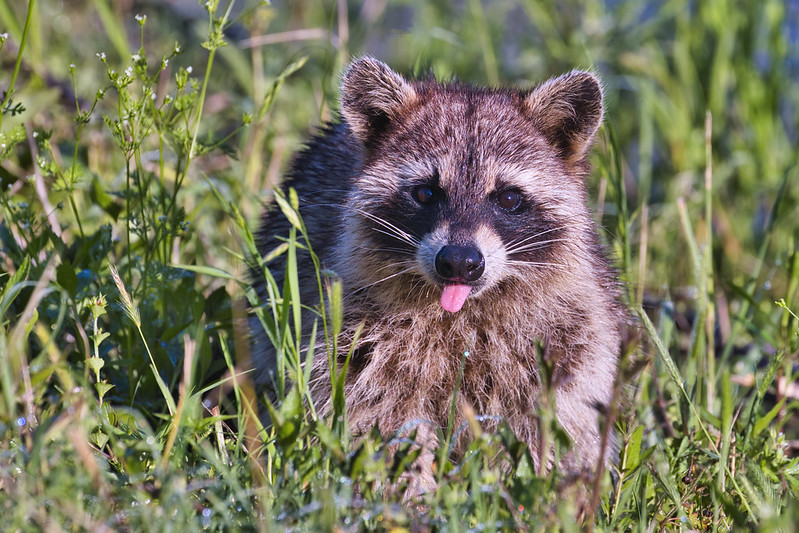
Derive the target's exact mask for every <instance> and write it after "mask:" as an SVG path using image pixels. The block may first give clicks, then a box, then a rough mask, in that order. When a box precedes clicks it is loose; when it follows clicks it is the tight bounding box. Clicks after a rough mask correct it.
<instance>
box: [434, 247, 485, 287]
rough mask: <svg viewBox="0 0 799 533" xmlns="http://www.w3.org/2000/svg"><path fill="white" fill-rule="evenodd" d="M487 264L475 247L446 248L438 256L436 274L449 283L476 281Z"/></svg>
mask: <svg viewBox="0 0 799 533" xmlns="http://www.w3.org/2000/svg"><path fill="white" fill-rule="evenodd" d="M485 266H486V262H485V259H484V258H483V254H481V253H480V250H478V249H477V248H475V247H474V246H458V245H447V246H444V247H443V248H442V249H441V250H440V251H439V252H438V255H436V273H438V275H439V276H441V277H442V278H444V279H445V280H447V281H476V280H478V279H480V276H482V275H483V270H485Z"/></svg>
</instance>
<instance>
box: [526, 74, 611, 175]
mask: <svg viewBox="0 0 799 533" xmlns="http://www.w3.org/2000/svg"><path fill="white" fill-rule="evenodd" d="M525 106H526V108H527V112H528V113H529V114H530V116H531V117H532V118H533V120H534V121H535V123H536V126H537V127H538V128H539V129H540V130H541V132H542V133H543V134H544V136H545V137H546V138H547V139H548V140H549V142H551V143H552V144H553V145H555V147H556V148H557V149H558V150H559V151H560V153H561V155H562V156H563V158H564V159H565V160H566V162H567V163H577V162H579V161H580V160H582V159H583V157H585V154H586V152H587V151H588V148H589V147H590V146H591V141H592V140H593V139H594V135H595V134H596V132H597V130H598V129H599V125H600V124H601V123H602V113H603V111H602V85H601V84H600V82H599V79H598V78H597V77H596V76H594V75H593V74H591V73H590V72H584V71H580V70H574V71H572V72H570V73H569V74H564V75H563V76H560V77H559V78H553V79H551V80H549V81H547V82H545V83H543V84H542V85H540V86H539V87H537V88H536V89H534V90H533V91H532V92H531V93H530V94H529V95H527V97H526V98H525Z"/></svg>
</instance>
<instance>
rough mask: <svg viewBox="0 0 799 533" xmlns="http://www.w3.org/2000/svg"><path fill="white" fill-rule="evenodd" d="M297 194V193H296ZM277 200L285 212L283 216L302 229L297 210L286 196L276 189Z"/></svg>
mask: <svg viewBox="0 0 799 533" xmlns="http://www.w3.org/2000/svg"><path fill="white" fill-rule="evenodd" d="M295 194H296V193H295ZM275 201H276V202H277V205H278V207H280V210H281V211H282V212H283V216H284V217H286V219H287V220H288V221H289V222H290V223H291V225H292V226H294V227H295V228H297V229H299V230H301V229H302V224H300V218H299V217H298V216H297V211H295V210H294V208H292V207H291V204H289V202H288V200H286V197H285V196H284V195H283V194H281V193H280V192H278V191H275Z"/></svg>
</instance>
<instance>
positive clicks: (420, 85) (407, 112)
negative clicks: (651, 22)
mask: <svg viewBox="0 0 799 533" xmlns="http://www.w3.org/2000/svg"><path fill="white" fill-rule="evenodd" d="M601 99H602V93H601V89H600V87H599V84H598V81H597V80H596V78H595V77H594V76H593V75H591V74H588V73H584V72H575V73H572V74H569V75H567V76H564V77H561V78H558V79H555V80H551V81H549V82H547V83H545V84H544V85H542V86H541V87H539V88H538V89H536V90H534V91H532V92H526V93H525V92H519V91H490V90H480V89H473V88H468V87H463V86H454V85H440V84H437V83H434V82H414V83H409V82H406V81H405V80H404V79H403V78H401V77H400V76H399V75H397V74H395V73H394V72H392V71H391V70H390V69H388V67H386V66H385V65H384V64H382V63H380V62H378V61H375V60H373V59H361V60H359V61H357V62H355V63H354V64H353V65H352V66H351V67H350V69H349V70H348V72H347V74H346V76H345V79H344V84H343V88H342V113H343V115H344V118H345V120H346V121H347V123H348V124H349V126H350V128H351V129H352V131H353V134H354V135H355V136H356V137H357V138H358V139H359V140H361V141H362V142H363V143H364V145H365V147H366V154H367V155H366V158H365V161H364V165H363V169H362V172H361V174H360V175H359V177H358V178H357V180H356V183H355V186H354V192H353V193H352V195H351V198H350V202H349V208H350V210H351V212H352V213H351V215H352V216H353V217H354V219H355V220H356V221H357V222H356V223H355V224H356V231H357V232H358V233H359V238H360V239H361V244H360V247H361V250H363V251H366V252H368V256H369V257H370V258H371V259H373V261H371V263H372V264H370V265H368V266H369V267H370V268H371V271H370V272H368V278H369V279H368V280H365V281H366V284H367V285H370V286H379V285H380V284H381V283H384V282H389V281H390V280H393V283H396V282H397V280H398V279H400V280H408V281H409V283H408V284H407V290H408V291H427V292H429V291H430V289H432V290H434V291H438V293H440V304H441V306H442V307H443V308H444V309H445V310H447V311H449V312H453V313H454V312H458V311H459V310H460V309H461V308H462V307H463V305H464V304H465V302H466V299H467V298H469V297H477V296H478V295H480V294H481V293H483V292H485V291H488V290H490V289H491V288H492V287H496V286H498V285H499V284H501V283H502V282H503V281H504V280H506V279H508V278H513V277H515V278H520V279H521V280H522V282H523V283H527V284H541V283H545V282H546V280H547V278H548V277H549V275H550V274H552V273H553V272H557V271H558V270H562V269H564V268H568V258H569V253H568V250H567V248H568V245H569V240H570V239H569V234H570V233H571V232H572V231H574V230H575V229H576V228H575V226H580V225H583V224H588V223H590V219H589V218H588V217H587V215H586V210H585V200H584V197H585V193H584V184H583V181H582V180H583V177H584V176H583V175H584V173H585V153H586V150H587V148H588V146H589V145H590V142H591V139H592V138H593V135H594V133H595V132H596V129H597V128H598V126H599V123H600V121H601V117H602V104H601ZM421 280H423V282H422V281H421ZM438 293H437V294H438Z"/></svg>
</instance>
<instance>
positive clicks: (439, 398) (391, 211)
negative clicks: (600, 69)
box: [254, 58, 625, 483]
mask: <svg viewBox="0 0 799 533" xmlns="http://www.w3.org/2000/svg"><path fill="white" fill-rule="evenodd" d="M341 101H342V118H343V120H342V122H341V123H338V124H332V125H327V126H324V127H323V128H322V129H321V131H319V132H318V133H317V135H316V136H315V137H314V138H313V139H312V140H311V141H310V142H309V143H308V145H307V147H306V148H305V149H304V150H303V151H302V152H301V153H300V154H299V155H298V156H297V157H296V159H295V160H294V163H293V166H292V168H291V170H290V172H289V175H288V179H287V182H286V184H285V185H286V187H289V186H291V187H294V188H295V189H296V190H297V192H298V194H299V196H300V199H301V208H300V211H301V214H302V216H303V219H304V221H305V224H306V225H307V227H308V231H309V234H310V237H311V241H312V246H313V248H314V250H315V252H316V253H317V254H318V255H319V257H320V258H321V259H322V262H323V264H324V266H326V267H328V268H331V269H332V270H334V271H335V272H336V273H337V274H338V275H339V276H340V277H341V280H342V283H343V287H344V295H345V300H344V304H345V313H346V314H345V322H344V332H343V333H342V336H341V339H339V346H340V348H339V353H340V354H342V358H343V355H344V354H346V353H347V351H348V349H349V347H350V345H351V340H352V338H353V335H354V333H355V331H356V329H357V328H358V326H359V325H360V324H361V323H363V324H364V327H363V332H362V334H361V336H360V339H359V341H358V346H357V349H356V350H355V351H354V355H353V359H352V361H351V364H350V369H349V372H348V375H347V378H346V384H345V395H346V399H347V416H348V423H349V426H350V428H351V429H352V431H353V432H355V433H363V432H366V431H368V430H369V429H371V428H372V427H373V426H374V424H375V423H377V424H378V425H379V427H380V430H381V431H382V432H383V433H384V434H385V435H388V436H391V435H393V434H394V433H395V432H397V431H398V430H400V429H401V428H403V427H404V426H405V427H407V424H408V423H409V422H414V421H417V422H418V421H429V422H430V423H431V424H430V425H426V424H422V426H420V427H419V434H418V435H417V438H419V440H420V441H421V444H423V445H424V446H425V449H426V450H427V451H429V450H430V449H431V448H432V447H433V446H434V445H435V444H436V436H435V435H436V434H435V430H434V429H433V428H435V427H438V428H444V427H446V425H447V417H448V414H449V408H450V402H451V398H452V394H453V390H454V389H455V385H456V379H457V376H458V371H459V365H460V364H461V360H462V359H463V360H464V368H463V381H462V383H461V386H460V389H459V395H458V406H457V409H456V418H457V419H456V420H455V423H456V424H460V423H462V422H464V421H465V417H466V413H467V412H470V408H471V409H473V412H476V413H477V414H482V415H493V416H498V417H501V418H502V419H504V420H507V422H508V423H509V425H510V427H511V428H512V429H513V430H514V431H515V432H516V434H517V436H518V437H519V438H520V439H522V440H523V441H525V442H527V443H528V445H529V446H530V448H531V451H532V452H533V454H532V455H533V456H534V457H538V430H537V423H538V422H537V417H536V412H537V410H538V404H539V402H540V401H542V399H541V390H542V384H541V379H542V378H541V371H540V369H539V359H538V356H537V354H536V349H537V348H536V347H537V346H538V347H543V354H542V356H543V358H544V359H545V360H546V361H547V362H548V363H549V364H550V365H551V366H552V367H553V368H554V376H553V383H554V390H555V401H556V411H557V416H558V421H559V423H560V424H561V425H562V427H563V428H564V429H565V430H566V431H567V433H568V434H569V435H570V437H571V438H572V440H573V442H574V447H573V450H572V452H571V453H570V454H568V455H567V457H566V458H565V459H564V460H563V461H562V464H561V466H562V467H563V468H565V469H566V470H567V471H571V472H577V471H580V470H583V469H591V468H595V467H596V466H597V465H598V464H599V463H600V462H603V461H605V462H606V461H607V459H608V457H609V455H610V452H609V450H610V447H607V448H606V450H605V455H604V456H601V454H602V450H601V445H600V441H601V435H600V418H601V417H602V413H603V412H604V408H605V407H606V406H607V405H608V403H609V402H610V401H611V396H612V390H613V382H614V380H615V376H616V362H617V358H618V353H619V346H620V333H619V332H620V327H621V324H622V322H623V320H624V316H625V313H624V311H623V309H622V307H621V306H620V304H619V293H618V288H617V281H616V275H615V272H614V271H613V269H612V268H611V267H610V266H609V265H608V261H607V259H606V255H605V252H604V249H603V247H602V246H601V245H600V244H599V240H598V238H597V234H596V230H595V224H594V222H593V219H592V217H591V215H590V213H589V210H588V208H587V198H586V185H585V178H586V175H587V172H588V165H587V162H586V153H587V151H588V149H589V147H590V144H591V142H592V140H593V137H594V134H595V133H596V130H597V128H598V127H599V124H600V122H601V119H602V94H601V87H600V85H599V82H598V80H597V79H596V78H595V77H594V76H593V75H592V74H590V73H585V72H579V71H575V72H573V73H570V74H567V75H565V76H563V77H561V78H556V79H554V80H550V81H548V82H546V83H545V84H543V85H542V86H540V87H538V88H537V89H534V90H532V91H530V90H526V91H525V90H515V89H499V90H492V89H483V88H475V87H471V86H466V85H460V84H440V83H437V82H435V81H406V80H405V79H403V78H402V77H400V76H399V75H397V74H395V73H394V72H393V71H391V70H390V69H388V67H386V66H385V65H383V64H382V63H380V62H378V61H375V60H373V59H370V58H364V59H361V60H359V61H357V62H355V63H354V64H353V65H352V66H351V67H350V68H349V70H348V71H347V73H346V74H345V76H344V81H343V85H342V97H341ZM430 180H436V184H437V186H439V187H441V189H442V190H445V191H446V195H447V196H446V203H445V204H442V206H441V209H439V211H438V212H436V213H433V214H432V215H431V213H420V212H419V211H418V206H414V205H413V200H412V198H409V197H408V196H409V195H408V193H407V191H408V188H409V187H411V186H412V185H413V184H414V183H427V182H429V181H430ZM507 187H512V188H514V189H518V190H520V191H522V193H523V194H524V196H525V199H526V201H527V202H528V203H527V205H526V206H525V211H524V213H523V216H522V215H519V216H505V214H503V213H500V212H498V211H496V206H495V204H494V203H491V198H493V197H492V194H494V193H495V191H497V190H500V189H502V188H507ZM414 209H416V211H414ZM423 215H424V216H423ZM287 233H288V224H287V222H286V221H285V220H283V217H282V216H280V215H279V214H278V215H273V214H272V213H268V214H267V215H266V216H265V220H264V224H263V226H262V227H261V229H260V232H259V238H260V250H261V252H262V253H267V252H268V251H270V250H272V249H273V248H274V247H275V246H277V245H278V244H279V242H280V241H278V240H276V238H275V235H286V234H287ZM475 241H477V242H478V243H479V245H480V246H481V248H482V249H483V253H484V255H485V257H486V269H485V274H484V276H483V277H482V278H481V279H480V280H479V282H478V283H476V284H475V286H474V288H473V291H472V294H471V296H470V297H469V298H468V300H467V301H466V304H465V305H464V307H463V309H462V310H461V311H460V312H458V313H449V312H446V311H444V310H443V309H442V307H441V305H440V302H439V299H440V297H441V287H440V282H438V281H437V280H436V279H435V274H434V273H431V272H430V269H429V268H428V269H425V266H424V265H425V264H426V263H429V262H430V261H431V259H430V258H431V257H432V256H434V255H435V252H436V249H437V247H440V246H443V245H444V244H447V243H453V242H458V243H460V242H475ZM301 260H302V261H304V262H303V263H302V266H301V269H300V274H301V280H300V283H301V287H302V291H303V292H302V298H303V302H304V303H306V304H310V305H313V304H314V302H317V301H318V294H317V289H316V278H315V273H314V271H313V266H312V264H311V263H310V261H309V260H308V259H307V257H305V258H304V259H301ZM281 270H282V266H277V267H276V268H275V267H273V271H275V272H279V271H281ZM279 281H280V280H279ZM258 288H259V290H260V292H261V293H262V296H264V295H263V292H264V290H263V286H262V285H260V286H259V287H258ZM311 321H312V320H311V317H310V316H309V317H306V320H305V321H304V322H305V323H306V325H307V324H308V323H310V322H311ZM257 327H260V326H256V329H255V331H257ZM465 351H468V352H469V355H468V357H465V358H463V357H462V356H463V354H464V352H465ZM254 358H255V366H256V369H257V374H256V380H257V381H259V382H261V383H268V382H269V380H270V374H271V373H272V372H273V371H274V361H273V360H274V350H273V349H272V348H271V346H268V341H267V340H266V339H263V340H260V341H257V342H256V343H255V345H254ZM341 362H342V361H340V363H341ZM310 387H311V394H312V396H313V398H314V401H315V404H316V405H317V409H320V410H321V412H322V413H326V412H329V410H330V407H331V406H330V382H329V374H328V362H327V357H326V355H325V352H324V350H317V356H316V358H315V360H314V362H313V370H312V382H311V384H310ZM431 459H432V456H430V454H429V453H428V454H427V461H428V462H429V461H430V460H431ZM428 467H429V465H428ZM422 471H423V474H422V475H423V477H424V478H425V479H424V480H423V483H429V482H431V481H432V472H431V471H430V470H429V468H425V466H424V465H422Z"/></svg>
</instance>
